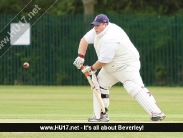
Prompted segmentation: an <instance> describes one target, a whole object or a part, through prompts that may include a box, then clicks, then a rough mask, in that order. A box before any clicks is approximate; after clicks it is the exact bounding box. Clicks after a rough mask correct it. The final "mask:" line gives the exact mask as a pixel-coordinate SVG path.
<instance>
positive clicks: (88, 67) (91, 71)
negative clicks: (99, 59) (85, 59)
mask: <svg viewBox="0 0 183 138" xmlns="http://www.w3.org/2000/svg"><path fill="white" fill-rule="evenodd" d="M81 71H82V72H83V73H84V74H85V73H88V74H89V75H93V74H95V73H96V70H92V67H91V66H84V68H83V69H82V70H81Z"/></svg>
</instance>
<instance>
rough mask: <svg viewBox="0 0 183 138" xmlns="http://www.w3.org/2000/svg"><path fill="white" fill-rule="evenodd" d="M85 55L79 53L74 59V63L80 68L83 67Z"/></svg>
mask: <svg viewBox="0 0 183 138" xmlns="http://www.w3.org/2000/svg"><path fill="white" fill-rule="evenodd" d="M84 61H85V60H84V56H83V55H78V57H77V58H76V59H75V61H74V63H73V64H74V65H75V66H76V67H77V68H78V69H81V67H82V66H83V63H84Z"/></svg>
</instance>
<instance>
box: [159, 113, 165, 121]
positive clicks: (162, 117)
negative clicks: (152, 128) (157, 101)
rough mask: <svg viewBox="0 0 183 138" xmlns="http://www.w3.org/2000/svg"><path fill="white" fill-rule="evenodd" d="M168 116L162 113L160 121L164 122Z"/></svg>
mask: <svg viewBox="0 0 183 138" xmlns="http://www.w3.org/2000/svg"><path fill="white" fill-rule="evenodd" d="M165 117H166V115H165V114H164V113H162V116H161V118H160V121H162V120H163V119H165Z"/></svg>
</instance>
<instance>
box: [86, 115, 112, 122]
mask: <svg viewBox="0 0 183 138" xmlns="http://www.w3.org/2000/svg"><path fill="white" fill-rule="evenodd" d="M108 121H109V117H108V115H107V114H102V115H101V117H100V119H96V117H95V116H93V117H90V118H88V122H108Z"/></svg>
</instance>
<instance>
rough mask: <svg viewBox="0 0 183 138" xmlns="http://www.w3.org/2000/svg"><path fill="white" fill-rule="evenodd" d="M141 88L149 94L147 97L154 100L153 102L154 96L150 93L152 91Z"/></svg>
mask: <svg viewBox="0 0 183 138" xmlns="http://www.w3.org/2000/svg"><path fill="white" fill-rule="evenodd" d="M143 90H144V92H145V93H147V94H148V95H149V97H150V98H151V99H152V101H154V103H156V100H155V98H154V96H153V95H152V93H151V92H150V91H149V90H148V89H147V88H143Z"/></svg>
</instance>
